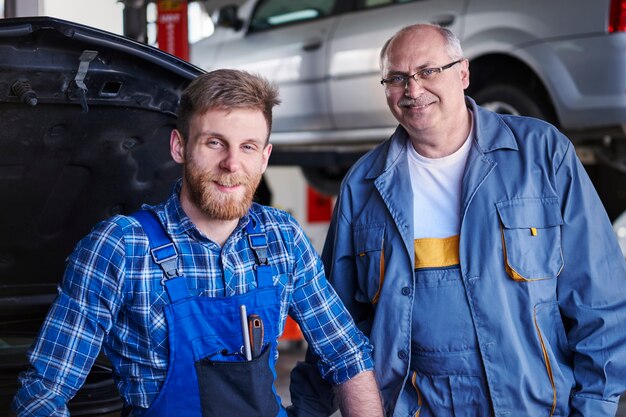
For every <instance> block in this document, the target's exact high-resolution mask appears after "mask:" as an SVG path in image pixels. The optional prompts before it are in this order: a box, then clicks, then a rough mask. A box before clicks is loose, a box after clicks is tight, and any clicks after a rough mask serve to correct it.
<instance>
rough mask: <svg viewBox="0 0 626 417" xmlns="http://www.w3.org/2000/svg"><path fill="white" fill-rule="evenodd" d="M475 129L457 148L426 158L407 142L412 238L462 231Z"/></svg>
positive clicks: (435, 236)
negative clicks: (463, 198) (465, 179)
mask: <svg viewBox="0 0 626 417" xmlns="http://www.w3.org/2000/svg"><path fill="white" fill-rule="evenodd" d="M472 131H473V129H471V130H470V134H469V136H468V137H467V139H466V140H465V143H464V144H463V146H461V148H459V150H458V151H456V152H455V153H453V154H452V155H448V156H445V157H443V158H436V159H431V158H426V157H424V156H422V155H420V154H418V153H417V151H416V150H415V148H414V147H413V144H412V143H411V141H410V140H409V141H408V142H407V157H408V160H409V171H410V174H411V185H412V187H413V224H414V227H415V228H414V230H413V238H414V239H421V238H443V237H450V236H455V235H458V234H459V233H460V231H461V181H462V179H463V172H464V171H465V164H466V163H467V157H468V155H469V151H470V148H471V144H472V140H471V138H472Z"/></svg>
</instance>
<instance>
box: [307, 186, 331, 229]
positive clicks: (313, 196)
mask: <svg viewBox="0 0 626 417" xmlns="http://www.w3.org/2000/svg"><path fill="white" fill-rule="evenodd" d="M306 204H307V210H306V212H307V219H306V220H307V222H309V223H319V222H330V217H331V215H332V213H333V204H332V198H331V197H329V196H327V195H324V194H321V193H318V192H317V191H315V189H313V188H312V187H309V186H307V197H306Z"/></svg>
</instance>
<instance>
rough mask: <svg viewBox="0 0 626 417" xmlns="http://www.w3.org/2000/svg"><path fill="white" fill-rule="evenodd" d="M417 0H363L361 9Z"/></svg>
mask: <svg viewBox="0 0 626 417" xmlns="http://www.w3.org/2000/svg"><path fill="white" fill-rule="evenodd" d="M412 1H416V0H361V1H360V2H359V9H370V8H373V7H379V6H387V5H390V4H394V3H409V2H412Z"/></svg>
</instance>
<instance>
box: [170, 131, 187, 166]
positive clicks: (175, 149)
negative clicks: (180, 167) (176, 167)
mask: <svg viewBox="0 0 626 417" xmlns="http://www.w3.org/2000/svg"><path fill="white" fill-rule="evenodd" d="M170 154H171V155H172V159H173V160H174V161H176V162H177V163H179V164H182V163H184V162H185V141H184V139H183V136H182V135H181V134H180V132H179V131H178V129H174V130H172V133H171V134H170Z"/></svg>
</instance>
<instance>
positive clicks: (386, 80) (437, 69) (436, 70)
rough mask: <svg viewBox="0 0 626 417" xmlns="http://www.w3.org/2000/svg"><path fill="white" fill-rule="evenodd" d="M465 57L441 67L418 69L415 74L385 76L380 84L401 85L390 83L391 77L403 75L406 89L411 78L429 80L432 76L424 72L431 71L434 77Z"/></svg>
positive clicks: (386, 85)
mask: <svg viewBox="0 0 626 417" xmlns="http://www.w3.org/2000/svg"><path fill="white" fill-rule="evenodd" d="M464 59H465V58H461V59H457V60H456V61H454V62H450V63H449V64H446V65H444V66H441V67H431V68H423V69H421V70H419V71H417V72H416V73H415V74H412V75H403V74H397V75H394V76H392V77H389V78H383V79H381V80H380V84H381V85H383V86H385V88H394V87H400V86H401V84H398V85H393V84H390V83H391V79H392V78H395V77H402V78H404V88H405V89H406V88H407V87H408V86H409V78H412V79H413V80H414V81H415V82H417V78H415V77H416V76H419V78H420V80H421V81H429V80H431V79H432V78H424V77H423V76H422V74H426V73H429V74H432V75H433V77H434V76H436V75H437V74H440V73H442V72H443V71H445V70H447V69H448V68H452V67H453V66H455V65H456V64H460V63H461V62H463V60H464Z"/></svg>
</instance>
